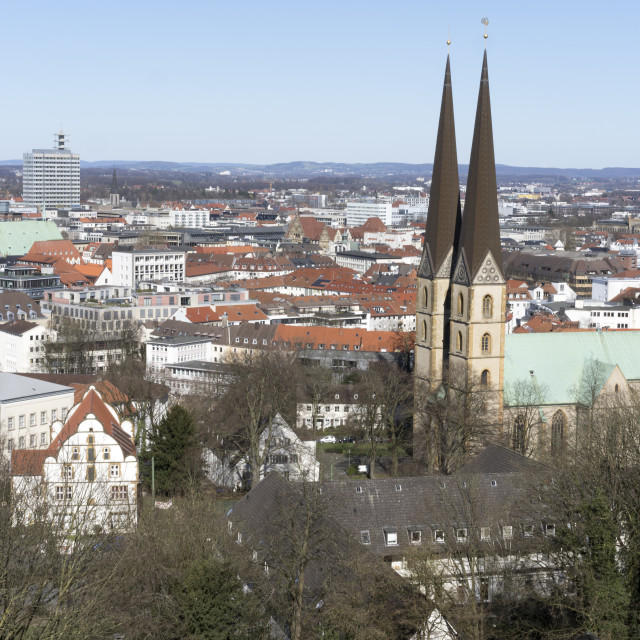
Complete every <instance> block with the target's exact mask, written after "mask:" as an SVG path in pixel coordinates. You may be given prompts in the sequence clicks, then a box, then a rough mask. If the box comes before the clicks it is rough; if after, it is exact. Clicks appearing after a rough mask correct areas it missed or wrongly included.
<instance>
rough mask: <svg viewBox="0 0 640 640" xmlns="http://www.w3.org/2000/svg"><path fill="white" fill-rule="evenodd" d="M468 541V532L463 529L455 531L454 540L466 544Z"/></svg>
mask: <svg viewBox="0 0 640 640" xmlns="http://www.w3.org/2000/svg"><path fill="white" fill-rule="evenodd" d="M467 539H468V532H467V530H466V529H465V528H461V529H456V540H457V541H458V542H466V541H467Z"/></svg>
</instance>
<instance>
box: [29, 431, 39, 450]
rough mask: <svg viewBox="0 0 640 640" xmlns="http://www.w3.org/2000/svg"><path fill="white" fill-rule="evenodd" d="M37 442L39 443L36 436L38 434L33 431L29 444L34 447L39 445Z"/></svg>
mask: <svg viewBox="0 0 640 640" xmlns="http://www.w3.org/2000/svg"><path fill="white" fill-rule="evenodd" d="M37 444H38V439H37V437H36V434H35V433H32V434H31V435H30V436H29V446H30V447H31V448H32V449H33V448H34V447H35V446H37Z"/></svg>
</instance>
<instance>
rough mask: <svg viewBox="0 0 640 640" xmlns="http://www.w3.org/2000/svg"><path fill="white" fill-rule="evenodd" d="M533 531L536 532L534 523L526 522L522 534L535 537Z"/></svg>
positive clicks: (526, 536)
mask: <svg viewBox="0 0 640 640" xmlns="http://www.w3.org/2000/svg"><path fill="white" fill-rule="evenodd" d="M533 533H534V527H533V525H532V524H525V525H524V526H523V527H522V535H523V536H524V537H525V538H533Z"/></svg>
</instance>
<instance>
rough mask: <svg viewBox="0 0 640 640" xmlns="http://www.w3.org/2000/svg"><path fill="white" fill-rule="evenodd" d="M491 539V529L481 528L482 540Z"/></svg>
mask: <svg viewBox="0 0 640 640" xmlns="http://www.w3.org/2000/svg"><path fill="white" fill-rule="evenodd" d="M490 538H491V527H480V540H489V539H490Z"/></svg>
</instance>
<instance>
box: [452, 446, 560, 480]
mask: <svg viewBox="0 0 640 640" xmlns="http://www.w3.org/2000/svg"><path fill="white" fill-rule="evenodd" d="M545 469H547V467H546V466H545V465H543V464H542V463H540V462H536V461H535V460H532V459H531V458H527V457H526V456H523V455H521V454H520V453H518V452H516V451H513V450H512V449H506V448H505V447H501V446H499V445H497V444H493V443H489V444H487V445H486V446H485V448H484V449H483V450H482V451H480V452H479V453H477V454H476V455H475V456H473V457H472V458H471V459H470V460H469V461H468V462H467V463H466V464H465V465H464V466H463V467H462V468H461V469H460V470H459V471H458V473H459V474H460V475H466V474H477V473H521V472H523V471H530V472H531V473H536V472H540V471H543V470H545Z"/></svg>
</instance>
